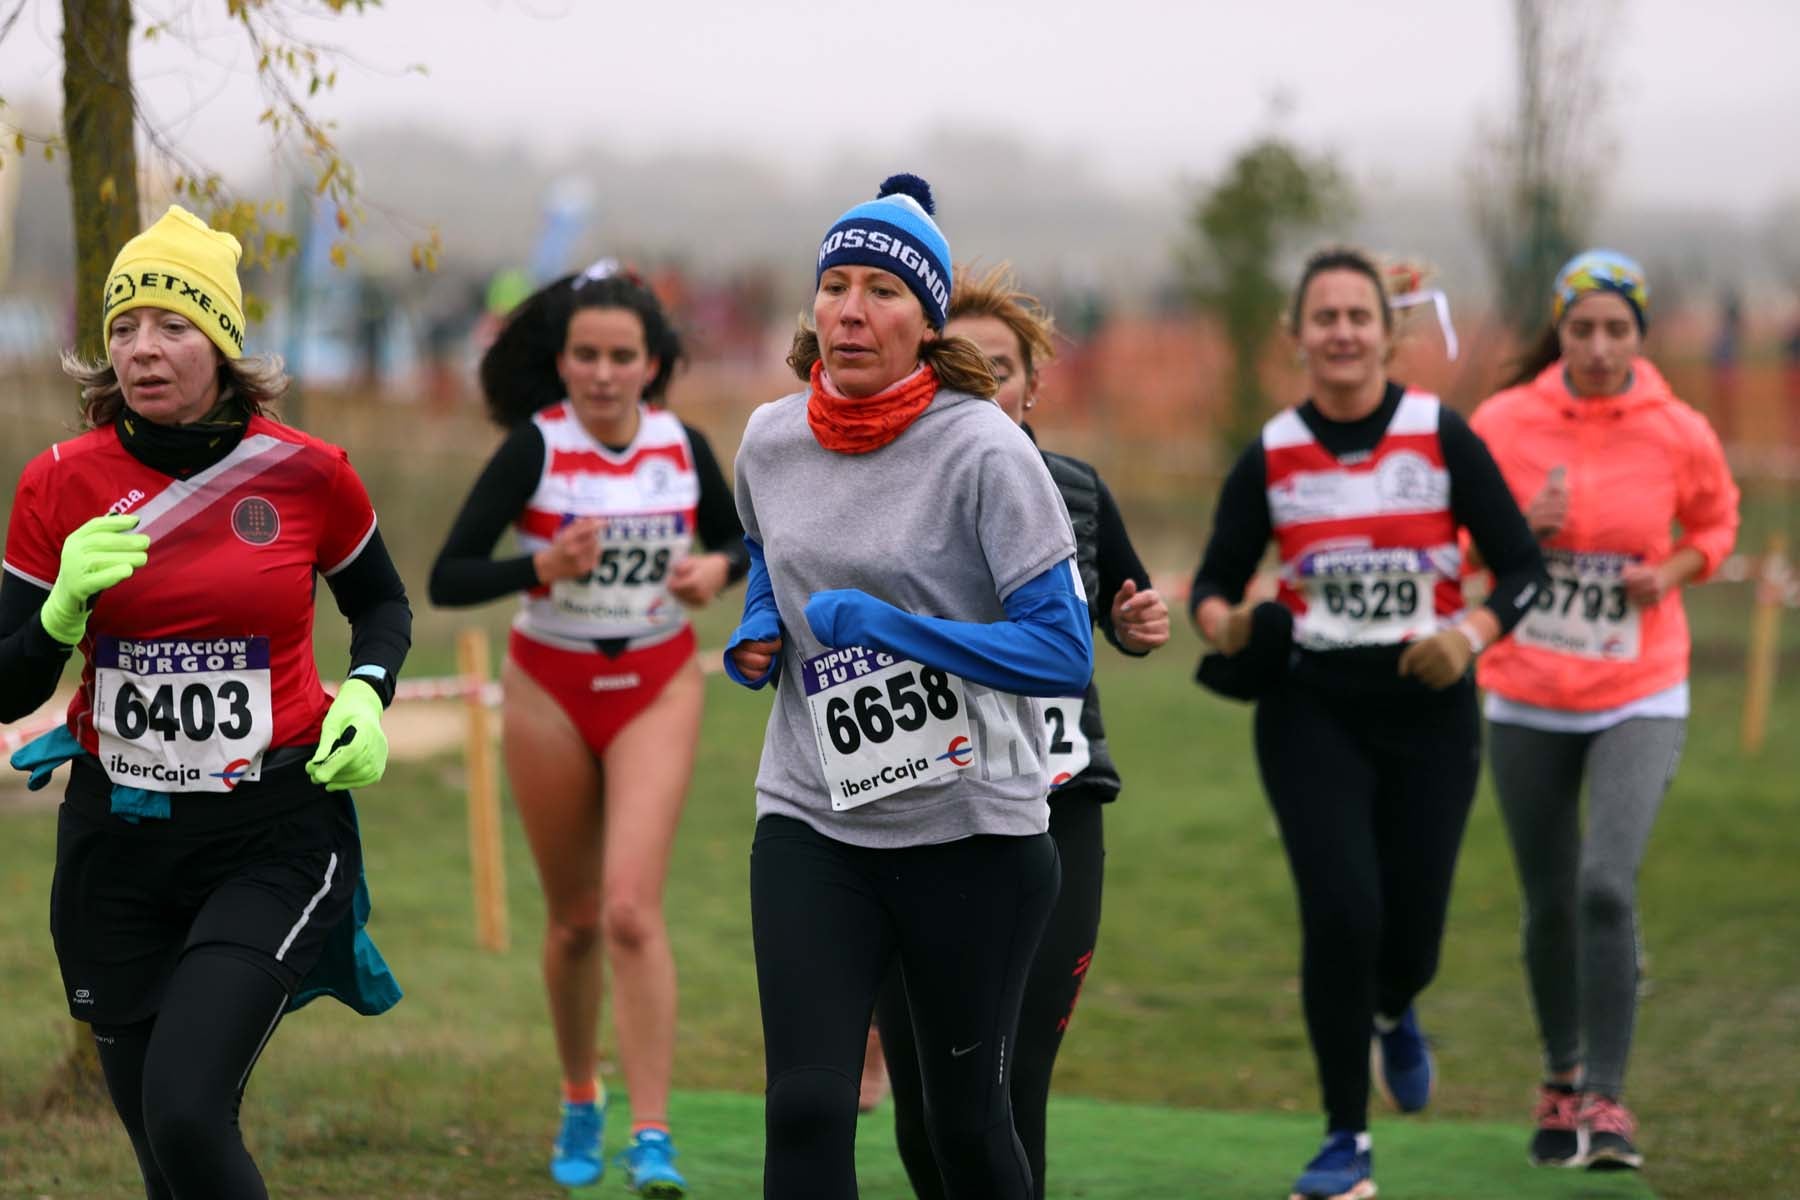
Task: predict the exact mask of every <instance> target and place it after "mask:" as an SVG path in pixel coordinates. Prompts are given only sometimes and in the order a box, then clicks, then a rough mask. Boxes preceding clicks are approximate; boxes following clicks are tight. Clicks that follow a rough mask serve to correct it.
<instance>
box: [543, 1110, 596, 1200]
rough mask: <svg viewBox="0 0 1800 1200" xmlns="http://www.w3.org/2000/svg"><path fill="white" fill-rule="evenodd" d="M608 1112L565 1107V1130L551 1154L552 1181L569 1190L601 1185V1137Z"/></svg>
mask: <svg viewBox="0 0 1800 1200" xmlns="http://www.w3.org/2000/svg"><path fill="white" fill-rule="evenodd" d="M605 1128H606V1110H605V1109H603V1108H601V1107H599V1106H598V1105H594V1104H569V1103H566V1102H565V1103H564V1104H563V1106H562V1129H561V1130H560V1131H559V1132H558V1133H557V1135H556V1145H555V1146H554V1147H553V1148H552V1149H551V1151H550V1178H552V1179H554V1180H556V1182H558V1183H560V1184H562V1185H563V1186H564V1187H568V1188H578V1187H588V1186H590V1185H591V1184H596V1183H599V1182H600V1173H601V1172H602V1171H604V1170H605V1169H606V1160H605V1159H603V1158H601V1157H600V1135H601V1133H602V1132H603V1131H604V1130H605Z"/></svg>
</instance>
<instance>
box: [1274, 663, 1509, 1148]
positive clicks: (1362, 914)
mask: <svg viewBox="0 0 1800 1200" xmlns="http://www.w3.org/2000/svg"><path fill="white" fill-rule="evenodd" d="M1256 757H1257V764H1258V766H1259V767H1260V768H1261V770H1262V778H1263V786H1264V788H1265V789H1266V790H1267V791H1268V794H1269V803H1270V805H1271V806H1272V807H1273V808H1274V810H1275V817H1276V820H1277V821H1278V822H1279V823H1280V825H1281V840H1282V842H1283V844H1284V845H1285V846H1286V848H1287V855H1288V866H1289V867H1290V868H1291V869H1292V871H1293V875H1294V885H1295V888H1296V889H1297V890H1298V892H1299V896H1300V926H1301V943H1302V956H1301V973H1300V980H1301V993H1302V997H1303V1000H1304V1004H1305V1009H1306V1029H1307V1033H1308V1034H1309V1035H1310V1036H1311V1038H1312V1046H1313V1054H1314V1055H1315V1056H1316V1057H1317V1059H1318V1067H1319V1080H1320V1084H1321V1087H1322V1090H1323V1092H1324V1100H1325V1115H1326V1128H1327V1129H1328V1130H1352V1131H1358V1132H1360V1131H1361V1130H1363V1129H1365V1128H1367V1126H1368V1119H1369V1037H1370V1033H1371V1031H1372V1028H1373V1023H1374V1018H1375V1015H1376V1014H1377V1013H1379V1014H1381V1015H1383V1016H1386V1017H1398V1016H1399V1015H1400V1014H1401V1013H1403V1012H1404V1011H1405V1010H1406V1007H1407V1005H1409V1004H1411V1003H1412V1001H1413V997H1414V996H1416V995H1418V993H1419V992H1420V991H1422V990H1423V989H1424V987H1425V985H1426V984H1427V983H1430V982H1431V977H1432V976H1433V975H1434V974H1436V972H1437V964H1438V947H1439V944H1440V942H1441V941H1442V940H1443V935H1444V916H1445V913H1446V911H1447V909H1448V908H1449V904H1450V883H1451V877H1452V876H1453V875H1454V873H1455V870H1456V853H1457V849H1458V847H1459V846H1460V845H1461V844H1462V835H1463V826H1464V825H1465V824H1466V822H1467V820H1468V816H1469V806H1470V804H1471V803H1472V802H1473V800H1474V798H1475V782H1476V778H1477V776H1478V774H1479V772H1480V769H1481V735H1480V725H1479V721H1478V719H1477V716H1476V711H1475V687H1474V684H1473V683H1471V682H1470V681H1468V680H1466V679H1465V680H1464V681H1462V682H1461V683H1458V684H1456V685H1455V686H1453V687H1451V688H1450V689H1448V690H1446V691H1443V692H1437V693H1433V694H1430V695H1422V696H1417V697H1401V698H1389V697H1382V698H1381V699H1380V702H1378V703H1377V702H1371V701H1370V699H1369V697H1367V696H1359V695H1355V694H1349V695H1340V694H1334V693H1327V692H1323V691H1320V690H1319V689H1317V688H1315V687H1312V686H1309V685H1307V684H1303V683H1294V682H1292V681H1290V682H1288V683H1286V684H1284V685H1283V686H1281V687H1279V688H1277V689H1276V690H1274V691H1273V692H1271V693H1270V694H1268V695H1265V696H1264V697H1263V699H1262V700H1261V702H1260V703H1259V704H1258V705H1257V709H1256Z"/></svg>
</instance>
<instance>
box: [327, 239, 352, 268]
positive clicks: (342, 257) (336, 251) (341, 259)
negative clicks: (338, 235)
mask: <svg viewBox="0 0 1800 1200" xmlns="http://www.w3.org/2000/svg"><path fill="white" fill-rule="evenodd" d="M347 259H348V255H347V254H346V253H345V251H344V243H342V242H333V243H331V265H332V266H334V267H336V268H337V269H338V270H340V271H341V270H343V269H344V263H345V262H346V261H347Z"/></svg>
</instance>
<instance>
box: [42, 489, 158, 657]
mask: <svg viewBox="0 0 1800 1200" xmlns="http://www.w3.org/2000/svg"><path fill="white" fill-rule="evenodd" d="M137 523H138V519H137V518H136V517H132V516H124V515H116V516H106V517H95V518H94V519H93V520H91V521H89V522H87V523H86V524H85V525H83V526H81V527H80V528H79V529H77V530H76V531H75V532H74V533H71V534H70V535H69V536H68V537H67V538H65V539H64V540H63V544H62V567H61V568H60V569H58V571H57V572H56V582H55V583H54V584H53V585H52V586H51V588H50V595H49V598H48V599H46V600H45V601H44V607H43V608H42V609H41V610H39V612H38V620H39V621H42V622H43V625H44V632H45V633H48V634H49V635H50V636H51V637H53V638H55V639H56V640H57V641H59V642H61V643H62V644H63V645H65V646H73V645H75V644H76V643H77V642H79V641H81V635H82V634H84V633H86V632H87V620H88V601H89V600H92V599H93V598H94V597H95V596H96V595H98V594H99V593H101V592H103V591H105V590H106V589H107V588H109V587H112V586H113V585H114V584H118V583H123V582H124V581H125V580H127V579H129V578H131V573H132V572H133V571H135V570H137V569H138V568H139V567H141V566H143V565H144V563H145V562H146V561H147V560H148V558H149V555H148V554H146V553H145V551H147V550H148V549H149V548H150V539H149V538H147V537H145V536H144V535H143V534H141V533H127V532H125V531H126V530H128V529H134V528H136V527H137Z"/></svg>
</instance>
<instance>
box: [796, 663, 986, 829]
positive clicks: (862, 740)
mask: <svg viewBox="0 0 1800 1200" xmlns="http://www.w3.org/2000/svg"><path fill="white" fill-rule="evenodd" d="M801 670H802V671H803V673H804V682H805V686H806V706H807V709H808V711H809V712H810V713H811V714H812V722H813V734H814V736H815V737H816V738H817V739H818V743H819V761H820V763H821V764H822V766H823V767H824V771H825V786H826V789H827V790H828V791H829V792H830V794H831V807H832V808H834V809H836V810H837V811H839V812H842V811H843V810H845V809H848V808H856V807H857V806H859V805H863V804H867V803H869V802H870V801H871V800H879V799H881V798H882V797H883V796H891V795H893V794H894V793H895V792H903V791H905V790H906V789H908V788H911V787H916V786H918V785H919V784H921V783H924V782H926V781H927V780H930V779H937V778H939V777H941V776H944V775H949V774H951V773H953V772H956V771H962V770H966V769H967V768H969V767H972V766H974V765H975V746H974V743H973V742H972V741H970V738H969V711H968V704H967V702H966V701H965V699H964V697H963V683H962V680H961V679H958V678H957V677H956V676H954V675H951V674H948V673H947V672H944V671H940V670H938V669H937V668H935V667H926V666H922V665H920V664H919V663H916V662H913V661H912V660H911V659H905V658H897V657H895V656H894V655H891V654H882V653H879V652H877V651H874V650H869V649H867V648H865V647H862V646H852V647H850V648H848V649H845V650H827V651H826V652H825V653H823V654H819V655H815V656H814V657H812V658H809V659H807V660H806V661H805V662H804V663H803V664H802V665H801Z"/></svg>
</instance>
